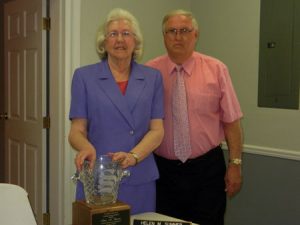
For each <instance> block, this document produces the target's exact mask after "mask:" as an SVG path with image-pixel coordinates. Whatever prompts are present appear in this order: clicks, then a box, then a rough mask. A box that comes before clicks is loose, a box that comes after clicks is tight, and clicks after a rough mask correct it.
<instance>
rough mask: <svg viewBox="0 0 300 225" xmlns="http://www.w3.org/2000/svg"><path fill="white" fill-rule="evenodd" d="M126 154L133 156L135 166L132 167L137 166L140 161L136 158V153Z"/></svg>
mask: <svg viewBox="0 0 300 225" xmlns="http://www.w3.org/2000/svg"><path fill="white" fill-rule="evenodd" d="M128 153H129V154H131V155H132V156H133V158H134V159H135V164H134V165H136V164H138V162H139V159H140V158H139V157H138V155H137V154H136V153H134V152H128Z"/></svg>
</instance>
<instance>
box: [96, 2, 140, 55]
mask: <svg viewBox="0 0 300 225" xmlns="http://www.w3.org/2000/svg"><path fill="white" fill-rule="evenodd" d="M123 19H125V20H127V21H128V22H129V24H130V26H131V29H132V32H133V33H134V34H135V36H134V38H135V41H136V45H135V49H134V51H133V55H132V57H133V58H134V59H140V58H141V57H142V54H143V36H142V33H141V30H140V27H139V23H138V21H137V19H136V18H135V17H134V16H133V15H132V14H131V13H130V12H128V11H126V10H124V9H121V8H115V9H113V10H111V11H110V12H109V13H108V15H107V17H106V20H105V22H104V23H103V24H102V25H101V26H100V27H99V30H98V32H97V36H96V50H97V52H98V55H99V57H100V59H105V58H107V52H106V50H105V48H104V44H105V36H106V34H107V29H108V26H109V24H110V23H111V22H113V21H117V20H123Z"/></svg>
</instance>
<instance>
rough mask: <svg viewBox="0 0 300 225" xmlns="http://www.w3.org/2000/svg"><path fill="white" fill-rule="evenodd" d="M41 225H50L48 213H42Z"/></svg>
mask: <svg viewBox="0 0 300 225" xmlns="http://www.w3.org/2000/svg"><path fill="white" fill-rule="evenodd" d="M43 225H50V213H44V214H43Z"/></svg>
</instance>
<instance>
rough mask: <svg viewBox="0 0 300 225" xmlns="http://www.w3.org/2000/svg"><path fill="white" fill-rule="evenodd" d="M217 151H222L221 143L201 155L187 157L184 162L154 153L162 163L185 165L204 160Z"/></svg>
mask: <svg viewBox="0 0 300 225" xmlns="http://www.w3.org/2000/svg"><path fill="white" fill-rule="evenodd" d="M218 151H222V148H221V145H218V146H217V147H215V148H213V149H211V150H209V151H208V152H206V153H205V154H203V155H200V156H198V157H196V158H192V159H187V160H186V161H185V162H184V163H183V162H182V161H180V160H177V159H175V160H173V159H166V158H164V157H162V156H159V155H156V154H154V156H155V158H156V160H159V161H160V162H162V163H168V164H172V165H178V166H179V165H187V164H193V163H197V162H199V161H202V160H205V159H207V158H209V157H211V156H213V155H214V154H216V153H217V152H218Z"/></svg>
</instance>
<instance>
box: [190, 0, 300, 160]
mask: <svg viewBox="0 0 300 225" xmlns="http://www.w3.org/2000/svg"><path fill="white" fill-rule="evenodd" d="M192 9H193V12H194V13H195V14H196V17H197V19H198V21H199V23H200V29H201V33H200V40H199V42H198V49H200V51H203V52H205V53H207V54H210V55H213V56H215V57H218V58H219V59H221V60H222V61H224V62H225V63H226V64H227V65H228V67H229V70H230V72H231V76H232V80H233V83H234V86H235V89H236V91H237V95H238V98H239V100H240V103H241V106H242V110H243V112H244V118H243V121H242V123H243V128H244V133H245V142H244V143H245V149H246V150H247V148H248V149H250V151H253V152H256V153H259V152H262V153H264V154H268V152H269V153H270V154H271V155H272V154H273V153H274V154H273V155H279V156H280V157H284V155H285V154H286V155H287V158H294V159H298V160H299V159H300V148H299V146H300V138H299V127H300V113H299V110H286V109H270V108H259V107H257V92H258V57H259V23H260V22H259V17H260V16H259V15H260V0H251V1H248V0H227V1H223V0H211V1H205V0H193V1H192Z"/></svg>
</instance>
